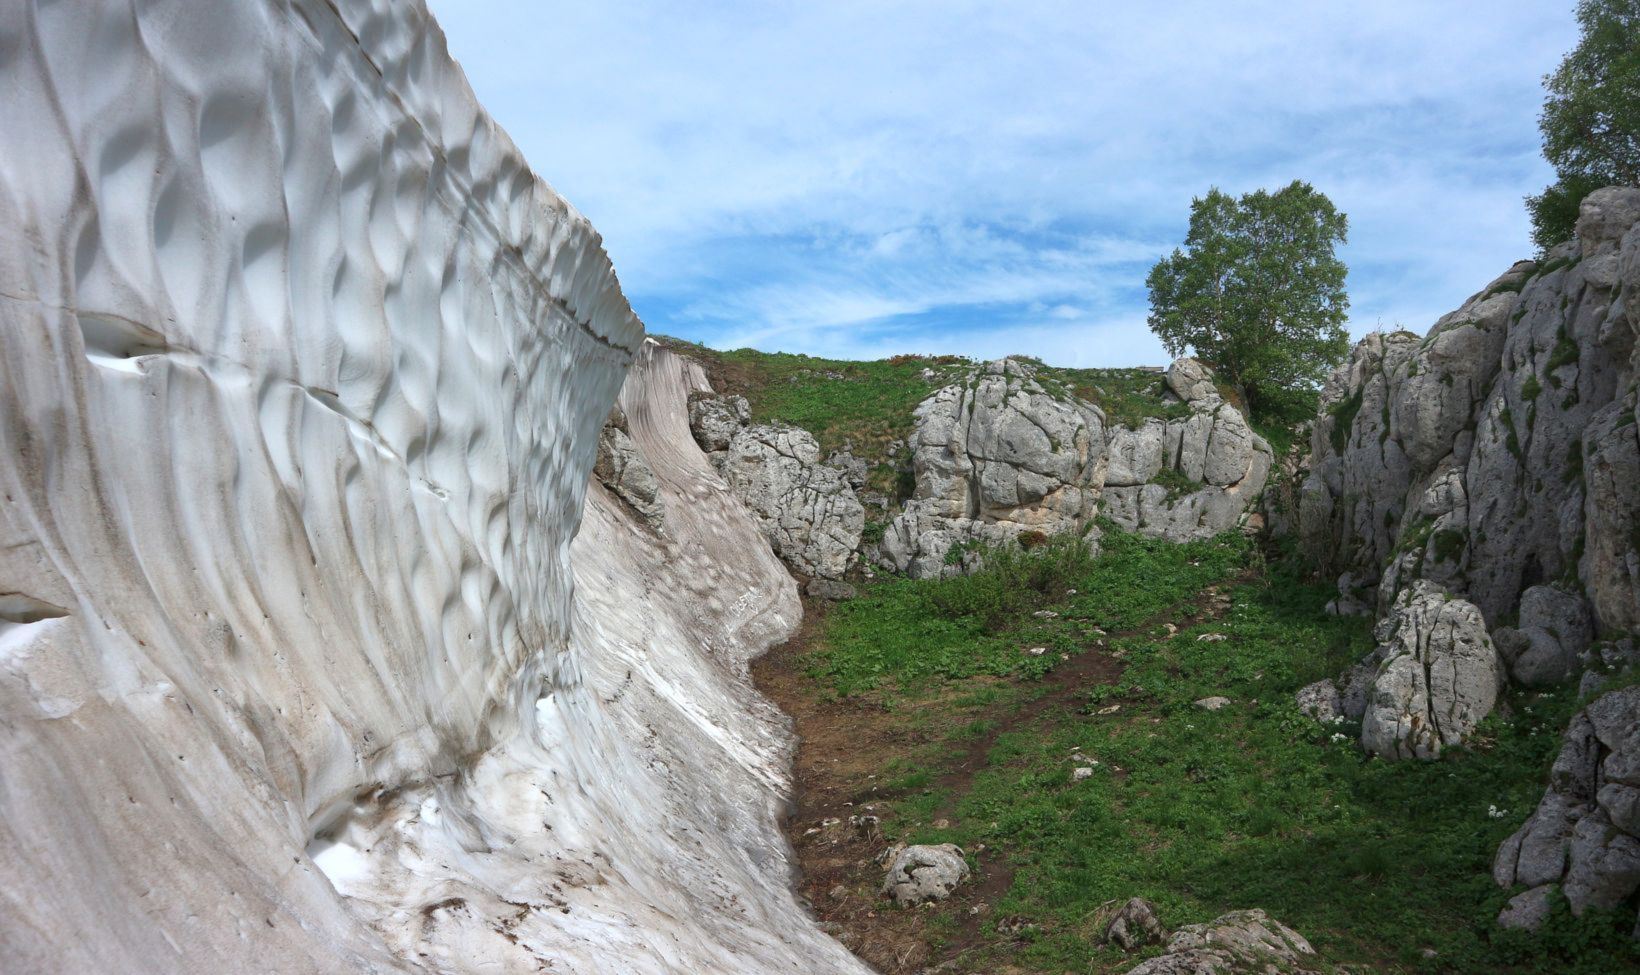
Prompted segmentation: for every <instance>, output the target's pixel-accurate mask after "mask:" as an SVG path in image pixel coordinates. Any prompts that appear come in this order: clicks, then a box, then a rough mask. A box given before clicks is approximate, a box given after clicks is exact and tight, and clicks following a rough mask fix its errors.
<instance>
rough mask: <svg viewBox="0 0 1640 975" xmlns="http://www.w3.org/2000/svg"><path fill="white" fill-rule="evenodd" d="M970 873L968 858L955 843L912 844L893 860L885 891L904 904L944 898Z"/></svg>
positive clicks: (884, 886) (884, 882) (885, 893)
mask: <svg viewBox="0 0 1640 975" xmlns="http://www.w3.org/2000/svg"><path fill="white" fill-rule="evenodd" d="M968 874H969V870H968V861H967V860H965V859H963V855H962V848H961V847H959V846H957V845H956V844H955V843H941V844H940V845H938V846H908V847H906V848H905V849H903V850H901V851H900V852H899V853H898V854H897V855H896V856H895V857H894V859H893V860H892V861H891V862H890V864H889V867H888V875H887V876H886V877H884V878H883V894H884V895H886V896H888V897H892V898H894V901H895V903H897V904H900V905H902V906H905V905H911V904H921V903H923V902H924V901H938V900H944V899H945V898H947V897H949V896H951V891H953V890H955V889H956V886H957V885H958V884H960V883H962V882H963V881H964V880H966V879H968Z"/></svg>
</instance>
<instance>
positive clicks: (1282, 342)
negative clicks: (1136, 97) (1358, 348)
mask: <svg viewBox="0 0 1640 975" xmlns="http://www.w3.org/2000/svg"><path fill="white" fill-rule="evenodd" d="M1347 231H1348V220H1347V219H1346V217H1345V216H1344V214H1342V213H1340V212H1338V209H1337V208H1336V207H1334V206H1333V204H1332V201H1331V200H1329V199H1327V197H1326V195H1325V194H1322V193H1319V192H1317V191H1316V190H1315V188H1314V187H1312V186H1310V184H1308V183H1305V182H1301V181H1296V180H1295V181H1294V182H1293V183H1292V184H1290V185H1288V186H1285V187H1283V188H1281V189H1279V190H1277V191H1275V192H1274V193H1271V192H1268V191H1265V190H1259V191H1258V192H1256V193H1248V194H1245V195H1243V196H1242V197H1241V198H1240V199H1239V200H1238V199H1236V198H1234V197H1231V196H1230V195H1229V194H1226V193H1222V192H1220V191H1219V190H1218V189H1216V188H1215V189H1212V190H1209V191H1208V194H1207V195H1206V196H1205V197H1200V198H1198V199H1196V200H1195V201H1193V202H1192V203H1191V205H1190V232H1189V234H1188V235H1187V236H1186V237H1185V246H1184V249H1182V250H1175V251H1174V252H1173V253H1172V255H1170V256H1169V257H1166V258H1163V259H1162V260H1161V261H1158V262H1157V263H1156V266H1155V267H1154V268H1152V269H1151V271H1150V277H1149V278H1148V279H1147V282H1146V283H1147V284H1148V285H1149V286H1150V327H1151V329H1152V330H1153V331H1154V332H1155V333H1156V334H1157V336H1159V337H1160V338H1161V340H1162V344H1163V345H1165V346H1166V347H1167V350H1168V352H1170V353H1171V354H1173V355H1183V354H1185V353H1186V352H1187V351H1192V350H1193V351H1194V352H1195V354H1196V355H1197V356H1199V357H1200V358H1202V359H1203V360H1204V361H1206V362H1207V363H1208V364H1210V365H1212V366H1213V367H1214V368H1215V369H1216V370H1218V373H1219V376H1220V377H1221V378H1222V379H1225V380H1227V381H1229V382H1230V383H1233V384H1234V385H1235V386H1236V388H1237V389H1238V390H1239V391H1240V392H1241V393H1242V396H1243V398H1244V399H1246V401H1247V404H1248V406H1249V407H1250V408H1251V409H1253V410H1256V411H1261V412H1267V413H1268V412H1277V413H1288V412H1296V411H1302V410H1303V407H1302V406H1301V405H1300V404H1299V402H1296V401H1300V400H1302V399H1303V398H1304V394H1305V393H1306V392H1308V391H1310V390H1312V389H1313V388H1314V386H1315V385H1316V384H1317V383H1318V382H1319V381H1320V380H1321V379H1322V378H1324V377H1325V376H1326V374H1327V372H1328V370H1330V369H1331V368H1332V367H1333V366H1335V365H1337V364H1338V363H1339V362H1341V361H1343V358H1344V356H1345V354H1346V353H1347V352H1348V351H1349V334H1348V332H1347V331H1346V330H1345V328H1344V319H1345V313H1346V312H1347V310H1348V309H1349V298H1348V296H1347V295H1346V293H1345V290H1344V278H1345V275H1346V274H1347V272H1348V269H1347V268H1346V267H1345V266H1344V262H1343V261H1340V260H1339V259H1338V258H1337V256H1336V255H1335V254H1334V253H1333V248H1334V246H1335V245H1337V244H1341V243H1343V242H1344V240H1345V235H1346V233H1347Z"/></svg>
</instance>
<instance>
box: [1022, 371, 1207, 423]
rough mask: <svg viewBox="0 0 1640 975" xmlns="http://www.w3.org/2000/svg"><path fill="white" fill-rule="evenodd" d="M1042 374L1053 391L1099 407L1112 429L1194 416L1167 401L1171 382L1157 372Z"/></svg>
mask: <svg viewBox="0 0 1640 975" xmlns="http://www.w3.org/2000/svg"><path fill="white" fill-rule="evenodd" d="M1038 375H1039V378H1040V379H1041V380H1042V382H1043V385H1044V386H1045V387H1047V388H1049V389H1050V390H1054V389H1056V388H1057V389H1060V390H1063V391H1064V392H1065V393H1067V394H1069V395H1073V396H1076V397H1077V398H1079V399H1083V400H1086V401H1087V402H1089V403H1092V404H1094V405H1095V406H1098V407H1099V408H1100V409H1101V410H1103V411H1104V413H1105V422H1106V423H1108V424H1110V425H1112V426H1124V427H1129V428H1138V427H1140V426H1143V425H1144V422H1145V420H1147V419H1150V418H1152V417H1156V418H1160V419H1163V420H1176V419H1180V418H1183V417H1187V416H1189V415H1190V407H1189V406H1188V405H1186V404H1184V403H1178V402H1174V403H1169V402H1167V400H1166V399H1165V397H1164V394H1165V393H1166V391H1167V380H1166V379H1165V378H1164V377H1163V374H1162V373H1160V372H1157V371H1156V370H1154V369H1065V368H1060V367H1057V366H1044V367H1043V368H1042V370H1041V372H1040V373H1039V374H1038Z"/></svg>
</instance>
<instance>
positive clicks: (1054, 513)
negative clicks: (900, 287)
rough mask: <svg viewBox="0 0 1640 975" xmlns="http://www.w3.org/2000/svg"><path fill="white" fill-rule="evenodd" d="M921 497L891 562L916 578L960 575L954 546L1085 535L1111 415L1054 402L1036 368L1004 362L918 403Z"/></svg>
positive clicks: (889, 553)
mask: <svg viewBox="0 0 1640 975" xmlns="http://www.w3.org/2000/svg"><path fill="white" fill-rule="evenodd" d="M916 415H917V426H916V433H915V434H914V436H913V438H912V442H911V445H910V446H911V450H912V468H913V470H914V472H915V475H916V484H917V486H916V491H915V493H914V495H913V496H912V498H911V500H909V501H908V502H906V505H905V510H904V512H902V513H901V514H900V515H899V516H898V517H897V518H895V519H894V521H893V523H892V524H891V525H890V526H889V527H888V530H887V532H886V533H885V535H884V538H883V543H882V551H883V553H884V556H885V557H886V559H887V560H888V561H889V562H890V563H891V564H892V565H893V566H894V567H895V568H896V569H899V570H900V571H904V572H909V573H910V574H911V575H913V576H919V577H920V576H929V575H940V574H942V573H947V572H952V571H959V570H960V565H958V564H948V563H947V554H948V553H949V552H950V551H951V548H952V546H954V545H959V544H962V543H968V542H979V543H982V544H997V543H1001V542H1006V541H1011V540H1013V539H1016V538H1018V537H1019V536H1020V535H1022V534H1024V533H1026V532H1031V531H1035V532H1040V533H1042V534H1044V535H1048V534H1059V533H1062V532H1066V531H1080V530H1082V529H1083V528H1084V527H1085V526H1087V525H1088V524H1089V523H1090V522H1091V520H1092V518H1093V516H1094V514H1095V512H1096V510H1097V503H1098V499H1099V491H1100V489H1101V487H1103V485H1104V474H1105V432H1104V416H1103V414H1102V413H1101V412H1100V411H1099V409H1098V408H1097V407H1095V406H1093V405H1091V404H1088V403H1084V402H1081V401H1080V400H1077V399H1075V398H1073V397H1065V396H1056V395H1054V394H1052V393H1050V392H1049V391H1048V390H1047V389H1045V388H1044V387H1043V386H1042V384H1041V383H1039V382H1038V381H1037V379H1036V367H1035V366H1034V365H1033V364H1032V363H1030V362H1028V361H1025V360H1021V359H999V360H997V361H995V362H992V363H989V364H987V365H986V366H984V367H983V368H981V369H979V370H977V371H976V372H975V373H974V374H973V375H971V376H969V377H968V378H967V379H965V380H964V381H962V382H959V383H955V384H953V385H950V386H946V387H944V388H943V389H940V390H938V391H937V392H935V393H934V395H933V396H931V397H929V398H928V399H927V400H925V401H923V403H922V404H921V405H920V406H918V407H917V414H916Z"/></svg>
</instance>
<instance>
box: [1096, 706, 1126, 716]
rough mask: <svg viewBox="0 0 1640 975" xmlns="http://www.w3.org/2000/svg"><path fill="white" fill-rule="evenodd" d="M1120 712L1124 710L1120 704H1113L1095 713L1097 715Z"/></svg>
mask: <svg viewBox="0 0 1640 975" xmlns="http://www.w3.org/2000/svg"><path fill="white" fill-rule="evenodd" d="M1120 710H1122V706H1121V705H1120V704H1111V705H1107V706H1105V707H1102V708H1100V709H1099V710H1098V711H1097V712H1095V713H1097V714H1115V713H1116V712H1118V711H1120Z"/></svg>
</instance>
